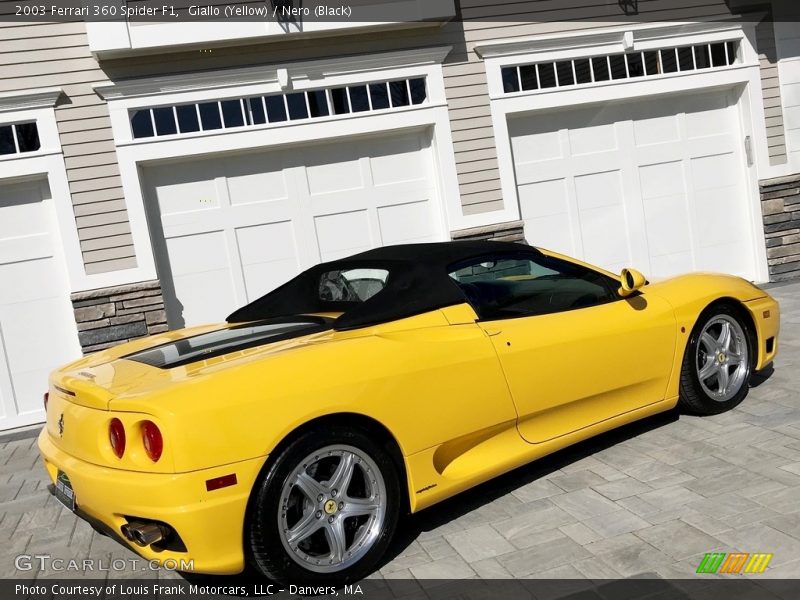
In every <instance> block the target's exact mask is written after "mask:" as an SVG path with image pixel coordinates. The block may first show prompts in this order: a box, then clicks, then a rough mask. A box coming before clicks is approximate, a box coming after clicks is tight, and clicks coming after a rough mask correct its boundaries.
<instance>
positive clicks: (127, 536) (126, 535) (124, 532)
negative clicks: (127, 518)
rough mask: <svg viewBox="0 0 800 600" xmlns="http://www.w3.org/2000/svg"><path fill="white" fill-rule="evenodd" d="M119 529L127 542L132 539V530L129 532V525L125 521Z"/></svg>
mask: <svg viewBox="0 0 800 600" xmlns="http://www.w3.org/2000/svg"><path fill="white" fill-rule="evenodd" d="M120 531H122V535H123V537H124V538H125V539H126V540H128V541H129V542H132V541H134V540H133V532H131V526H130V525H129V524H128V523H125V525H123V526H122V527H120Z"/></svg>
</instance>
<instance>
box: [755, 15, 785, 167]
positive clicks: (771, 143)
mask: <svg viewBox="0 0 800 600" xmlns="http://www.w3.org/2000/svg"><path fill="white" fill-rule="evenodd" d="M756 47H757V49H758V55H759V60H760V63H761V90H762V93H763V97H764V107H765V109H766V116H765V122H764V126H765V127H766V130H767V148H768V151H769V163H770V165H782V164H785V163H786V141H785V137H784V129H783V126H784V123H783V109H782V108H781V82H780V77H779V76H778V57H777V51H776V46H775V29H774V27H773V25H772V21H771V20H770V19H765V20H764V21H762V22H761V23H759V24H758V25H757V26H756Z"/></svg>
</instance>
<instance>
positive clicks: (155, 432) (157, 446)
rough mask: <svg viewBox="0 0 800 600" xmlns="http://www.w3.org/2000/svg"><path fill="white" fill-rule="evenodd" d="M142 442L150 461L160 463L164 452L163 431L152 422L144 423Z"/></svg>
mask: <svg viewBox="0 0 800 600" xmlns="http://www.w3.org/2000/svg"><path fill="white" fill-rule="evenodd" d="M142 442H143V443H144V451H145V452H147V456H149V457H150V460H152V461H153V462H158V459H159V458H161V452H162V451H163V450H164V439H163V438H162V437H161V431H160V430H159V428H158V427H157V426H156V424H155V423H153V422H152V421H144V422H143V423H142Z"/></svg>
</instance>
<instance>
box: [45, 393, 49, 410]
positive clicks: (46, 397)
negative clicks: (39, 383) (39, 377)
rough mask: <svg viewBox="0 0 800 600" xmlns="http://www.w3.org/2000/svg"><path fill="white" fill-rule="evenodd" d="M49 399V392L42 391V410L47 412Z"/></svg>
mask: <svg viewBox="0 0 800 600" xmlns="http://www.w3.org/2000/svg"><path fill="white" fill-rule="evenodd" d="M49 399H50V392H45V393H44V412H47V401H48V400H49Z"/></svg>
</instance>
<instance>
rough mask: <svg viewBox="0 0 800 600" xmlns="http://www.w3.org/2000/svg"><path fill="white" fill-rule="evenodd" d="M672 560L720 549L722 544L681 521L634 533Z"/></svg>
mask: <svg viewBox="0 0 800 600" xmlns="http://www.w3.org/2000/svg"><path fill="white" fill-rule="evenodd" d="M635 535H636V536H638V537H640V538H642V539H643V540H644V541H646V542H647V543H649V544H650V545H651V546H653V547H655V548H657V549H658V550H660V551H661V552H663V553H664V554H666V555H668V556H670V557H671V558H672V559H674V560H680V559H682V558H686V557H688V556H691V555H692V554H697V553H703V552H714V551H715V550H721V549H722V545H723V544H722V542H720V541H719V540H718V539H716V538H714V537H711V536H710V535H708V534H707V533H703V532H702V531H700V530H699V529H696V528H695V527H692V526H691V525H689V524H688V523H684V522H683V521H673V522H670V523H664V524H663V525H653V526H652V527H649V528H647V529H640V530H639V531H637V532H636V533H635Z"/></svg>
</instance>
